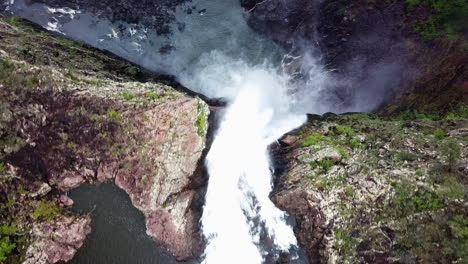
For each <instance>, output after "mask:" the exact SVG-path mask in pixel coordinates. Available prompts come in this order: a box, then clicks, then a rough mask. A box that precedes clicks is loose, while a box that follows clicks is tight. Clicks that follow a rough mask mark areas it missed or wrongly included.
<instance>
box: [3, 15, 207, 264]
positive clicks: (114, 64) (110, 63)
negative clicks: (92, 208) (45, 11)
mask: <svg viewBox="0 0 468 264" xmlns="http://www.w3.org/2000/svg"><path fill="white" fill-rule="evenodd" d="M7 22H8V23H7ZM0 35H1V38H0V67H1V71H0V87H1V89H0V109H2V112H1V116H0V117H1V120H0V129H1V131H0V136H1V140H0V147H1V148H0V165H1V166H0V168H1V170H0V176H1V177H0V201H1V202H2V204H4V205H5V206H6V210H5V211H2V213H0V220H1V223H9V222H12V221H14V222H16V225H17V226H16V225H15V227H14V228H16V227H18V228H19V229H20V230H27V229H28V228H32V229H33V232H32V234H29V235H26V234H25V235H21V236H18V237H16V236H15V235H13V234H12V235H11V240H14V239H20V238H21V237H23V236H26V237H31V241H32V244H31V245H30V246H29V249H28V250H27V251H26V249H27V248H28V245H27V243H21V245H20V243H18V245H17V247H16V248H15V249H14V250H13V251H12V252H11V253H12V255H10V258H11V260H12V261H13V260H16V259H18V258H20V257H21V255H25V256H26V263H56V262H58V261H67V260H70V259H71V258H72V257H73V254H74V253H75V252H76V250H77V249H78V248H79V247H80V246H81V244H82V243H83V241H84V238H85V237H86V235H87V234H88V233H89V224H90V220H89V218H88V217H78V218H76V219H75V218H73V217H72V216H71V215H70V213H69V212H68V208H69V207H70V206H71V205H72V204H73V201H71V200H70V199H69V198H68V197H66V196H64V195H60V192H64V191H68V190H70V189H72V188H76V187H78V186H80V185H81V184H83V183H91V184H95V183H101V182H108V181H114V182H115V183H116V184H117V185H118V186H120V187H121V188H122V189H124V190H125V191H126V192H127V193H128V194H129V195H130V198H131V200H132V203H133V204H134V205H135V206H136V207H137V208H138V209H140V210H141V211H142V212H143V214H144V215H145V217H146V226H147V232H148V234H149V235H150V236H151V237H153V238H154V240H155V241H156V242H157V244H158V245H160V246H162V247H163V248H164V249H166V251H167V252H168V253H169V254H170V255H173V256H174V257H175V258H176V259H178V260H186V259H190V258H195V257H197V256H199V254H200V250H201V246H202V237H201V235H200V233H199V230H198V229H199V226H198V220H199V217H200V213H201V206H202V203H203V197H204V188H205V185H206V178H205V177H206V175H205V173H204V171H203V170H204V168H203V163H202V160H203V155H204V154H205V148H206V145H207V144H206V134H207V130H208V116H209V114H210V110H209V107H208V105H207V104H206V103H205V102H203V101H202V100H201V99H199V98H197V97H194V96H189V95H187V94H186V93H184V92H183V91H182V90H180V89H179V90H177V89H174V88H173V87H171V86H169V85H170V84H171V81H168V80H169V79H166V80H165V79H162V78H161V76H159V75H156V74H152V73H149V72H146V71H145V70H143V69H141V68H139V67H137V66H135V65H132V64H130V63H128V62H125V61H122V60H120V59H118V58H116V57H115V56H113V55H111V54H108V53H105V52H102V51H100V50H97V49H94V48H90V47H87V46H84V45H81V44H78V43H75V42H73V41H70V40H66V39H62V38H60V37H57V36H55V35H52V34H49V33H47V32H45V31H43V30H42V29H40V28H39V27H38V26H36V25H34V24H31V23H29V22H27V21H25V20H22V19H20V18H17V17H4V16H1V17H0ZM19 203H21V204H23V206H21V207H20V206H17V204H19ZM8 227H9V226H8ZM67 232H70V233H67ZM15 233H16V232H15ZM18 241H20V240H18ZM21 241H26V239H24V240H21ZM40 252H42V253H43V254H42V255H41V254H40Z"/></svg>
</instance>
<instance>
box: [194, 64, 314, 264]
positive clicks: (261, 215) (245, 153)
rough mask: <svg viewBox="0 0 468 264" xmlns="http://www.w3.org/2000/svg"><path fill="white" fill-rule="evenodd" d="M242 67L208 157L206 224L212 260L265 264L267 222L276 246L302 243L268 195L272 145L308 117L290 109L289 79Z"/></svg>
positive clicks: (285, 247)
mask: <svg viewBox="0 0 468 264" xmlns="http://www.w3.org/2000/svg"><path fill="white" fill-rule="evenodd" d="M242 70H244V72H243V73H242V74H240V75H239V76H238V77H239V79H238V81H237V85H238V93H237V96H236V97H235V99H234V101H233V103H232V104H231V105H230V106H229V108H228V109H227V111H226V114H225V116H224V118H223V121H222V122H221V124H220V128H219V131H218V133H217V134H216V136H215V139H214V142H213V145H212V147H211V149H210V152H209V153H208V156H207V158H206V165H207V168H208V172H209V175H210V179H209V183H208V190H207V194H206V204H205V207H204V211H203V216H202V225H203V233H204V235H205V237H206V238H207V240H208V241H207V243H208V245H207V247H206V250H205V260H204V263H207V264H216V263H262V262H263V257H264V256H263V255H264V253H265V252H262V251H261V250H260V248H259V246H258V245H259V243H260V240H259V239H260V233H261V231H262V230H261V228H260V227H262V226H264V227H265V229H266V232H267V234H268V236H269V238H270V239H271V240H272V241H273V243H274V248H275V249H276V250H278V251H280V252H288V251H289V249H290V248H291V247H295V246H297V242H296V238H295V236H294V233H293V231H292V229H291V227H290V226H288V225H287V224H286V221H285V214H284V212H282V211H280V210H279V209H277V208H276V207H275V206H274V204H273V203H272V202H271V200H270V199H269V197H268V196H269V194H270V192H271V190H272V174H271V163H270V159H269V153H268V150H267V147H268V145H269V144H271V143H273V142H274V141H275V140H276V139H277V138H278V137H280V136H281V135H283V134H284V133H286V132H288V131H290V130H291V129H293V128H295V127H297V126H299V125H301V124H302V123H303V122H304V121H305V118H304V116H303V115H294V114H291V113H290V109H289V102H290V101H289V100H288V96H287V94H286V83H287V82H286V79H285V78H282V77H281V76H279V75H278V74H277V73H276V72H275V71H273V70H269V69H267V68H266V67H265V66H262V67H254V68H245V69H242ZM255 219H257V220H258V221H259V222H260V223H261V224H259V222H258V221H253V220H255ZM233 250H234V251H235V252H236V253H234V254H233Z"/></svg>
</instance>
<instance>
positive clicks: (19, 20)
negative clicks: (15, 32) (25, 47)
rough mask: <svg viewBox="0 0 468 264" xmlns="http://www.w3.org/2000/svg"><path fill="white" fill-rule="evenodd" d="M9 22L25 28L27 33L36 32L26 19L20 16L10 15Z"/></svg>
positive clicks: (22, 28) (14, 25)
mask: <svg viewBox="0 0 468 264" xmlns="http://www.w3.org/2000/svg"><path fill="white" fill-rule="evenodd" d="M7 22H8V24H10V25H11V26H13V27H16V28H19V29H21V30H23V31H24V32H27V33H32V32H34V30H33V29H32V28H31V27H30V26H29V25H27V23H26V22H25V20H24V19H22V18H21V17H19V16H10V17H8V20H7Z"/></svg>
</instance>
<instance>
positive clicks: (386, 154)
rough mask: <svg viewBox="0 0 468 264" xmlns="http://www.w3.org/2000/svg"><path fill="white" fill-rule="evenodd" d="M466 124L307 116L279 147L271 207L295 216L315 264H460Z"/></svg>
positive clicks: (467, 188) (467, 172)
mask: <svg viewBox="0 0 468 264" xmlns="http://www.w3.org/2000/svg"><path fill="white" fill-rule="evenodd" d="M467 118H468V116H467V115H466V113H465V114H464V116H458V115H454V114H453V115H451V116H450V118H448V119H447V118H445V119H442V120H439V121H433V120H422V119H419V120H407V118H405V116H402V117H399V118H394V119H389V118H385V117H382V116H377V115H371V114H346V115H340V116H336V115H333V114H328V115H325V116H310V121H309V122H308V124H306V125H305V126H304V127H303V128H302V129H300V131H297V132H293V133H290V134H288V135H286V136H285V137H284V138H283V139H282V140H280V142H281V147H279V148H276V153H277V154H278V155H280V156H281V157H282V159H283V160H285V161H286V168H285V172H284V173H283V174H282V175H281V176H279V177H280V178H279V179H278V182H279V184H278V185H277V187H276V193H275V194H274V195H273V197H272V199H273V201H275V203H276V204H277V205H278V206H279V207H280V208H282V209H284V210H286V211H287V212H288V213H289V214H291V215H293V216H294V217H295V218H296V221H297V225H296V227H295V232H296V235H297V237H298V240H299V243H300V245H301V247H303V248H304V249H305V250H306V252H307V254H308V256H309V258H310V262H311V263H457V262H460V261H462V262H463V260H464V259H466V257H467V251H466V245H467V243H468V236H467V234H466V230H467V228H468V225H467V224H468V223H467V221H466V219H467V216H468V211H467V210H466V201H467V197H468V181H467V179H468V121H467V120H468V119H467ZM462 262H460V263H462Z"/></svg>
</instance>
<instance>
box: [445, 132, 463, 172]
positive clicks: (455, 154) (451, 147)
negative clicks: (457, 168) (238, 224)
mask: <svg viewBox="0 0 468 264" xmlns="http://www.w3.org/2000/svg"><path fill="white" fill-rule="evenodd" d="M441 153H442V155H443V156H444V157H445V158H446V159H447V162H448V165H449V166H450V170H451V168H452V167H453V165H454V164H455V163H456V162H457V161H458V160H459V159H460V157H461V147H460V145H459V144H458V142H457V141H456V140H455V139H453V138H450V139H447V140H446V141H444V142H443V144H442V149H441Z"/></svg>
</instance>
